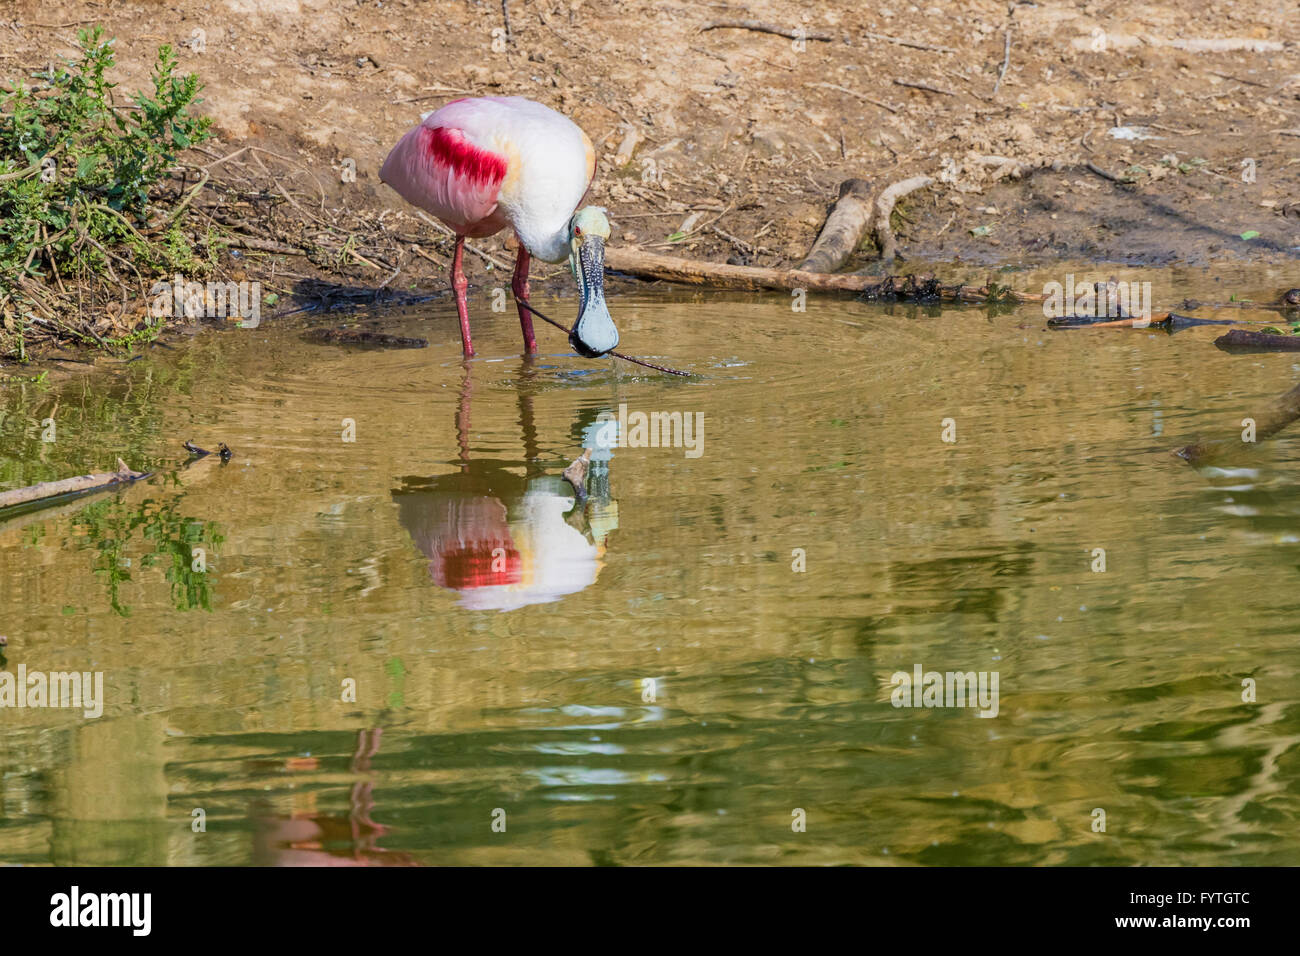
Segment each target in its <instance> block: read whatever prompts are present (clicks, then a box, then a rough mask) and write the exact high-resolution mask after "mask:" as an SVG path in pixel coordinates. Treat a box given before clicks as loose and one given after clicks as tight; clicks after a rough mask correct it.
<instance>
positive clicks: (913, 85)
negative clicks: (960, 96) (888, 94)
mask: <svg viewBox="0 0 1300 956" xmlns="http://www.w3.org/2000/svg"><path fill="white" fill-rule="evenodd" d="M894 85H895V86H906V87H908V88H909V89H913V90H925V91H926V92H927V93H941V94H942V95H944V96H956V95H957V94H956V93H954V92H953V91H952V90H944V89H940V88H939V87H937V86H931V85H930V84H929V83H917V82H913V81H912V80H894Z"/></svg>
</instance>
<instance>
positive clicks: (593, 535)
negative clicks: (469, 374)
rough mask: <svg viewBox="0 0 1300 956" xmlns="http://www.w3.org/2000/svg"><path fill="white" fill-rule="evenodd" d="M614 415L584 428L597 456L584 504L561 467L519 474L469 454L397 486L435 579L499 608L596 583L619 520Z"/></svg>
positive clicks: (402, 510)
mask: <svg viewBox="0 0 1300 956" xmlns="http://www.w3.org/2000/svg"><path fill="white" fill-rule="evenodd" d="M462 419H463V420H467V416H466V415H465V414H464V413H463V412H462ZM609 424H610V423H609V422H607V421H597V422H594V423H592V424H591V425H589V426H588V427H587V429H586V430H585V431H584V433H583V446H584V447H585V448H590V449H591V450H592V457H591V465H590V470H589V473H588V486H587V488H588V493H587V499H586V500H585V501H584V502H582V503H581V504H579V503H578V502H577V501H576V499H575V496H574V493H573V488H572V487H571V486H570V485H569V483H568V482H567V481H565V480H564V479H563V478H561V477H560V476H559V475H546V474H535V475H533V476H531V477H526V476H521V475H518V474H515V473H514V472H512V471H510V470H508V469H507V468H505V467H504V466H502V465H501V464H500V463H494V462H485V461H471V460H469V458H468V455H467V454H466V455H463V457H462V463H461V468H460V470H459V471H457V472H454V473H452V474H449V475H440V476H438V477H435V478H427V479H408V480H407V481H406V482H405V483H404V484H403V486H402V487H401V488H399V489H397V490H396V491H394V492H393V499H394V500H395V501H396V502H397V506H398V520H399V521H400V522H401V523H402V526H403V527H404V528H406V530H407V532H408V533H409V534H410V536H411V540H412V541H414V542H415V546H416V547H417V548H419V549H420V551H421V552H422V553H423V554H424V555H425V556H427V557H428V559H429V576H430V577H431V578H432V579H433V581H434V583H435V584H437V585H438V586H439V587H444V588H448V589H449V590H453V591H457V592H459V594H460V604H461V606H462V607H467V608H472V609H474V610H498V611H510V610H514V609H515V608H519V607H524V606H525V605H528V604H543V603H547V602H550V601H558V600H559V599H560V598H562V597H564V596H565V595H568V594H575V593H577V592H578V591H581V590H583V589H584V588H586V587H589V586H590V585H592V584H594V583H595V581H596V577H597V576H598V575H599V574H600V569H601V565H602V559H603V557H604V554H605V539H606V538H607V537H608V535H609V534H610V532H611V531H614V530H615V529H616V528H617V527H618V504H617V502H615V501H614V500H613V499H612V497H611V496H610V488H609V462H610V458H611V457H612V452H611V450H610V446H612V445H616V444H617V441H616V440H615V441H613V442H608V435H609V432H608V428H609ZM613 426H614V428H615V429H617V422H614V423H613ZM602 429H603V431H602ZM528 430H529V429H528V428H527V426H526V431H528ZM530 457H531V456H530Z"/></svg>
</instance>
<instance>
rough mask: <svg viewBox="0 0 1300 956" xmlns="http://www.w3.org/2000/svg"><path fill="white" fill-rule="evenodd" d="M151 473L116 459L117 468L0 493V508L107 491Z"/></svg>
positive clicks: (1, 509)
mask: <svg viewBox="0 0 1300 956" xmlns="http://www.w3.org/2000/svg"><path fill="white" fill-rule="evenodd" d="M150 474H151V473H150V472H144V471H132V470H131V469H130V468H128V467H127V466H126V463H125V462H124V461H122V459H121V458H119V459H118V460H117V471H107V472H98V473H95V474H90V475H78V476H77V477H75V478H64V479H62V480H60V481H43V482H41V483H40V484H38V485H29V486H28V487H26V488H16V489H14V490H13V491H5V492H0V511H3V510H4V509H6V508H13V507H16V506H18V505H27V504H31V503H32V502H36V501H45V500H46V499H52V498H62V497H64V496H65V495H81V494H88V493H89V492H92V491H104V490H106V489H108V488H111V487H113V486H114V485H120V484H123V483H125V482H132V481H139V480H140V479H141V478H148V477H149V475H150Z"/></svg>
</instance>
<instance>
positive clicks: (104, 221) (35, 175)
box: [0, 27, 211, 353]
mask: <svg viewBox="0 0 1300 956" xmlns="http://www.w3.org/2000/svg"><path fill="white" fill-rule="evenodd" d="M77 38H78V42H79V44H80V46H81V55H80V58H79V59H72V60H67V61H65V62H64V63H63V64H61V65H58V66H55V65H51V66H50V67H49V68H48V69H46V70H44V71H40V72H37V73H35V74H33V76H32V79H33V80H34V81H35V84H34V85H32V86H28V85H26V84H24V83H22V82H19V83H17V84H16V85H15V86H14V87H13V88H12V89H4V88H3V87H0V308H3V312H4V328H3V331H0V341H3V340H4V339H5V338H6V335H5V333H8V336H7V337H8V339H9V341H8V342H7V344H8V346H9V347H8V349H6V351H9V352H14V351H18V352H20V353H21V351H22V345H23V338H24V333H25V332H26V329H27V326H28V325H29V324H30V321H31V319H32V318H33V316H32V311H33V310H35V311H36V312H37V313H41V314H43V315H45V317H46V319H47V322H48V321H57V313H58V311H59V309H58V305H59V304H60V299H63V300H66V299H67V296H68V293H67V290H66V286H65V282H67V281H68V280H70V279H72V280H84V279H85V278H86V277H90V278H91V280H92V281H94V279H95V278H96V277H98V278H99V280H100V281H101V282H104V281H108V280H110V279H111V280H112V282H113V283H114V284H115V285H117V286H118V289H119V292H120V289H121V286H122V285H125V284H126V283H127V282H128V281H129V280H134V283H135V284H136V286H137V287H140V286H143V285H144V273H147V272H152V273H154V274H155V275H158V274H164V273H167V272H171V271H174V270H176V271H185V272H187V273H189V274H200V273H203V272H205V271H206V264H205V263H203V262H200V261H197V260H196V259H195V257H194V253H193V249H192V247H191V245H190V243H189V241H188V240H187V239H186V237H185V235H184V234H183V233H182V232H181V229H180V223H179V221H178V220H179V218H180V217H179V215H172V216H163V217H161V221H155V223H154V224H153V225H152V226H151V225H150V224H149V218H150V215H151V213H153V212H154V209H153V203H154V201H155V200H154V197H155V195H156V194H157V191H158V190H157V187H158V186H159V184H160V183H162V182H163V181H164V180H165V179H166V178H167V177H168V175H169V173H170V171H171V170H172V169H173V168H174V167H175V166H176V161H177V156H178V155H179V153H180V152H182V151H183V150H185V149H188V148H189V147H191V146H193V145H195V144H197V143H201V142H202V141H203V140H204V139H206V138H207V137H208V135H209V133H208V127H209V124H210V122H211V121H210V120H209V119H208V118H207V117H199V116H194V115H192V114H191V112H190V110H191V108H192V107H194V106H195V105H196V104H198V103H199V102H201V101H200V100H199V99H198V93H199V90H200V83H199V79H198V77H197V76H196V75H194V74H187V75H184V76H179V75H177V72H176V68H177V62H176V56H175V54H174V52H173V51H172V49H171V47H169V46H163V47H160V48H159V50H158V58H157V61H156V63H155V64H154V69H153V75H152V90H151V91H149V92H144V91H137V92H136V93H135V94H134V95H133V96H132V97H131V102H130V104H129V105H128V104H119V103H117V102H116V101H115V97H114V92H113V91H114V90H115V88H116V86H117V84H115V83H113V82H110V80H109V79H108V73H109V71H110V70H111V69H112V67H113V65H114V63H115V56H114V53H113V41H112V40H106V39H104V38H103V31H102V29H101V28H100V27H95V28H94V29H93V30H81V31H79V32H78V35H77ZM183 211H184V209H183V207H180V208H178V209H177V213H180V212H183ZM105 277H107V278H105ZM43 289H44V290H48V295H47V294H43V292H42V290H43ZM113 298H114V299H116V298H117V296H114V297H113ZM11 303H12V304H13V306H14V308H11V305H10V304H11ZM63 304H64V305H67V304H68V303H66V301H65V302H64V303H63ZM99 341H100V342H101V343H103V344H110V343H107V342H104V340H102V339H100V340H99Z"/></svg>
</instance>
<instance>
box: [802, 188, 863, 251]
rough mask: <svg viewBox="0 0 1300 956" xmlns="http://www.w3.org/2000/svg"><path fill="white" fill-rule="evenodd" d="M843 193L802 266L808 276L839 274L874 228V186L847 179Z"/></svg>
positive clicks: (841, 192) (842, 189)
mask: <svg viewBox="0 0 1300 956" xmlns="http://www.w3.org/2000/svg"><path fill="white" fill-rule="evenodd" d="M839 192H840V195H839V199H837V200H836V201H835V206H834V207H833V208H832V209H831V212H830V215H829V216H827V217H826V223H825V224H824V225H823V226H822V231H821V232H820V233H818V235H817V241H816V242H814V243H813V245H812V248H811V249H810V250H809V251H808V255H807V257H805V258H804V260H803V262H801V263H800V264H799V269H800V270H802V271H804V272H835V271H836V270H837V269H839V268H840V266H842V265H844V263H845V261H846V260H847V259H848V258H849V256H851V255H852V254H853V250H855V249H856V248H857V247H858V244H859V243H861V242H862V237H863V235H864V234H865V233H866V232H867V230H868V229H870V228H871V216H872V203H871V184H870V183H869V182H867V181H866V180H865V179H846V180H844V182H842V183H840V190H839Z"/></svg>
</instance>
